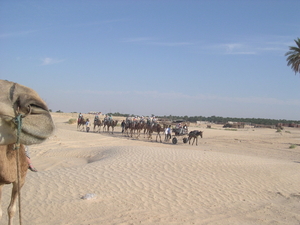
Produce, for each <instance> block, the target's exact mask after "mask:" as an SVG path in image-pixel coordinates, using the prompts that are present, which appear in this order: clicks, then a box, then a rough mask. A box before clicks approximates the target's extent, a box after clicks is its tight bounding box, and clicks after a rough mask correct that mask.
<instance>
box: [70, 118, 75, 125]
mask: <svg viewBox="0 0 300 225" xmlns="http://www.w3.org/2000/svg"><path fill="white" fill-rule="evenodd" d="M76 121H77V120H76V119H74V118H72V119H69V121H68V124H74V123H76Z"/></svg>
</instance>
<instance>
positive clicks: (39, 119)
mask: <svg viewBox="0 0 300 225" xmlns="http://www.w3.org/2000/svg"><path fill="white" fill-rule="evenodd" d="M53 131H54V124H53V121H52V118H51V115H50V114H49V113H43V114H37V113H31V114H29V115H27V116H26V117H25V118H23V121H22V128H21V136H20V139H21V143H24V144H38V143H41V142H43V141H44V140H46V139H47V138H48V137H49V136H50V135H51V134H52V133H53Z"/></svg>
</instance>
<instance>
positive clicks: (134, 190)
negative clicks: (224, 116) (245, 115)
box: [1, 113, 300, 225]
mask: <svg viewBox="0 0 300 225" xmlns="http://www.w3.org/2000/svg"><path fill="white" fill-rule="evenodd" d="M52 116H53V119H54V121H55V124H56V130H55V133H54V134H53V135H52V137H51V138H49V139H48V140H47V141H46V142H44V143H42V144H40V145H33V146H30V154H31V159H32V162H33V164H34V166H35V167H36V168H37V169H38V171H39V172H37V173H34V172H30V171H28V175H27V179H26V183H25V186H24V187H23V188H22V196H21V199H22V222H23V224H28V225H29V224H30V225H43V224H55V225H58V224H61V225H67V224H128V225H129V224H203V225H204V224H210V225H216V224H225V225H227V224H228V225H229V224H230V225H233V224H238V225H240V224H247V225H252V224H280V225H282V224H287V225H293V224H295V225H296V224H297V225H299V224H300V146H296V147H295V148H289V147H290V146H291V145H292V144H295V145H299V144H300V129H299V128H285V129H284V130H283V131H282V132H276V130H274V129H266V128H252V127H250V126H249V127H245V128H243V129H237V130H226V129H224V128H222V126H220V125H215V124H211V126H212V128H211V129H208V128H206V126H207V125H206V124H203V125H199V126H196V125H193V126H194V127H189V130H195V129H197V130H202V131H204V136H203V138H202V139H199V140H198V146H196V145H193V146H192V145H189V144H184V143H183V142H182V141H181V140H180V139H179V142H178V144H176V145H173V144H172V143H165V142H163V143H157V142H156V141H155V138H154V141H148V140H147V138H144V136H143V135H142V136H141V137H140V139H139V140H137V139H136V138H134V137H133V138H129V137H125V136H124V135H122V134H121V128H120V126H118V127H116V129H115V133H114V134H113V135H112V134H108V133H103V132H101V133H94V132H93V128H92V129H91V131H90V132H88V133H87V132H84V131H78V130H77V127H76V126H77V125H76V124H68V123H67V122H68V120H69V119H71V118H77V114H67V113H52ZM89 118H90V119H93V116H91V115H90V116H89ZM101 131H102V130H101ZM163 138H164V137H163ZM10 191H11V188H10V186H9V185H7V186H5V188H4V193H3V199H2V209H3V218H2V220H1V224H6V223H7V215H6V208H7V206H8V203H9V198H10ZM15 224H18V215H16V216H15Z"/></svg>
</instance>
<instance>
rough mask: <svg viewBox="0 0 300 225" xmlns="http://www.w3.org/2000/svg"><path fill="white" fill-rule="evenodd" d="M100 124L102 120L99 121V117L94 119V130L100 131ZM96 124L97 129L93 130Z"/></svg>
mask: <svg viewBox="0 0 300 225" xmlns="http://www.w3.org/2000/svg"><path fill="white" fill-rule="evenodd" d="M102 125H103V121H101V120H100V119H98V120H94V132H99V133H100V130H101V126H102ZM96 126H97V127H98V130H97V131H95V129H96Z"/></svg>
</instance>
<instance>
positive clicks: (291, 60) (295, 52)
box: [285, 38, 300, 75]
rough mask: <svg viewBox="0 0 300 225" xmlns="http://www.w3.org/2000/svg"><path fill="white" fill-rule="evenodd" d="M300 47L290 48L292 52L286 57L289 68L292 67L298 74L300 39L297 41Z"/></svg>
mask: <svg viewBox="0 0 300 225" xmlns="http://www.w3.org/2000/svg"><path fill="white" fill-rule="evenodd" d="M295 42H296V44H297V46H298V47H293V46H290V51H288V52H287V53H285V56H288V57H287V59H286V61H288V64H287V65H288V66H291V67H292V69H293V70H294V71H295V75H296V73H297V72H298V73H300V38H298V40H295Z"/></svg>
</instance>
